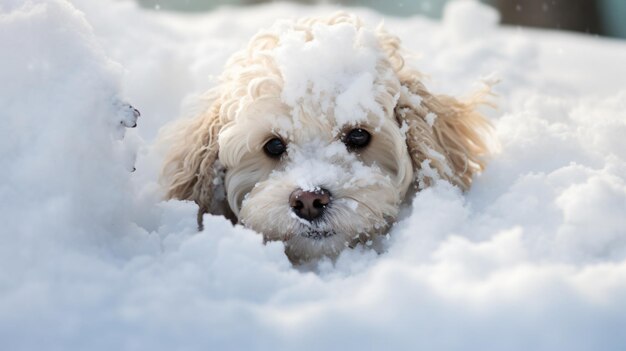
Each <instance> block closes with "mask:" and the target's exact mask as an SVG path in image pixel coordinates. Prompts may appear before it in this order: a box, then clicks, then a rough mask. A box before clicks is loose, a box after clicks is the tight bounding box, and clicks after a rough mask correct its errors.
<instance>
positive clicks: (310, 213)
mask: <svg viewBox="0 0 626 351" xmlns="http://www.w3.org/2000/svg"><path fill="white" fill-rule="evenodd" d="M328 204H330V192H328V190H326V189H322V188H318V189H316V190H314V191H304V190H302V189H296V190H294V192H292V193H291V195H290V196H289V205H290V206H291V209H292V210H293V212H294V213H295V214H296V215H298V217H300V218H303V219H306V220H307V221H312V220H314V219H316V218H318V217H320V216H321V215H322V214H323V213H324V210H325V209H326V207H327V206H328Z"/></svg>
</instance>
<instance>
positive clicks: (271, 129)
mask: <svg viewBox="0 0 626 351" xmlns="http://www.w3.org/2000/svg"><path fill="white" fill-rule="evenodd" d="M405 55H406V54H405V53H404V51H403V50H402V47H401V42H400V40H399V39H398V38H397V37H396V36H394V35H392V34H389V33H388V32H387V31H385V30H384V29H383V28H382V26H379V27H377V28H375V29H370V28H368V27H367V26H365V25H363V22H362V20H360V19H359V18H358V17H356V16H353V15H350V14H346V13H338V14H335V15H332V16H330V17H327V18H305V19H301V20H298V21H281V22H278V23H277V24H275V25H274V26H272V27H271V28H270V29H267V30H264V31H261V32H259V33H258V34H257V35H255V36H254V37H253V38H252V40H251V41H250V42H249V44H248V46H247V48H245V49H244V50H242V51H240V52H237V53H235V54H234V55H233V56H232V57H231V58H230V59H229V61H228V62H227V64H226V67H225V69H224V71H223V74H222V75H221V77H220V82H219V84H218V85H217V86H216V87H215V88H213V89H211V90H210V91H209V92H208V93H207V95H206V103H207V108H206V109H205V110H204V111H202V113H199V114H198V115H197V116H196V117H194V118H191V119H183V120H180V121H177V122H175V123H174V124H173V125H172V126H170V127H169V128H168V130H167V131H166V132H165V133H164V135H165V136H164V138H165V139H166V140H168V144H169V145H170V146H169V150H168V154H167V156H166V157H165V161H164V166H163V171H162V180H163V185H164V186H165V189H166V192H167V193H166V198H167V199H180V200H193V201H195V203H196V204H197V205H198V207H199V209H198V218H197V219H198V226H199V229H200V230H202V228H203V226H202V216H203V215H204V214H206V213H209V214H216V215H223V216H226V217H227V218H229V219H230V220H231V221H232V222H233V223H239V224H241V225H243V226H245V227H247V228H251V229H253V230H254V231H256V232H258V233H260V234H262V235H263V238H264V240H265V241H277V240H279V241H283V242H284V244H285V253H286V254H287V256H288V257H289V259H290V260H291V261H292V262H294V263H298V262H300V263H301V262H307V261H311V260H314V259H318V258H320V257H324V256H326V257H330V258H334V257H337V256H338V254H339V253H340V252H341V251H342V250H343V249H344V248H346V247H354V246H355V245H356V244H358V243H370V242H371V240H373V239H375V238H377V237H380V235H381V234H386V233H387V232H388V231H389V229H390V228H391V226H392V225H393V223H394V221H395V220H396V219H397V217H398V213H399V209H400V206H401V205H402V204H404V203H407V201H410V199H411V197H412V196H413V194H414V193H415V192H416V191H420V189H424V188H425V187H428V186H430V185H432V184H434V183H435V182H437V181H447V182H450V183H451V184H453V185H456V186H458V187H459V188H460V189H462V190H467V189H469V187H470V185H471V183H472V177H473V176H474V175H475V174H476V173H478V172H481V171H482V170H483V168H484V166H485V159H486V157H487V156H488V154H489V152H490V147H489V145H490V144H489V139H490V138H491V135H492V127H491V125H490V123H489V122H488V120H487V119H486V118H485V117H484V116H483V115H481V113H479V112H478V111H477V107H478V106H479V105H481V104H484V103H487V99H486V98H485V97H486V96H487V95H488V94H489V89H488V88H486V89H485V91H482V92H479V93H476V94H475V95H474V96H473V97H472V98H470V99H468V100H466V101H460V100H458V99H455V98H453V97H450V96H443V95H434V94H431V93H430V92H429V91H428V90H427V89H426V87H425V86H424V84H423V83H422V76H421V75H420V73H419V72H418V71H417V70H415V69H412V68H410V67H409V66H408V65H406V64H405V59H404V57H405Z"/></svg>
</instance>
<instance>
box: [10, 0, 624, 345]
mask: <svg viewBox="0 0 626 351" xmlns="http://www.w3.org/2000/svg"><path fill="white" fill-rule="evenodd" d="M340 9H341V8H340V7H337V6H330V5H324V6H316V7H306V6H297V5H292V4H283V3H275V4H270V5H263V6H257V7H250V8H221V9H219V10H216V11H214V12H210V13H207V14H202V15H198V14H196V15H189V14H187V15H183V14H173V13H162V12H160V11H153V10H145V9H140V8H139V7H138V6H137V5H136V4H134V3H133V2H129V1H92V0H73V1H72V2H71V3H69V2H68V1H66V0H27V1H24V0H0V50H1V54H0V82H2V84H0V118H1V120H2V127H1V128H0V165H1V167H2V170H3V171H2V172H0V195H1V196H0V219H1V221H2V224H3V225H2V232H1V236H0V267H2V268H0V349H2V350H39V349H46V350H173V349H175V350H195V349H198V350H206V349H217V350H221V349H272V350H281V349H298V350H323V349H329V348H330V349H355V350H360V349H425V350H451V349H457V350H529V349H530V350H624V349H626V334H625V333H624V332H623V328H624V325H626V302H625V301H626V138H625V136H626V86H625V84H624V83H625V82H626V65H624V62H626V42H623V41H615V40H609V39H601V38H594V37H590V36H583V35H575V34H565V33H557V32H548V31H539V30H529V29H519V28H507V27H501V26H498V24H497V23H498V16H497V13H496V12H494V11H493V10H492V9H490V8H488V7H485V6H483V5H480V4H478V3H476V2H473V1H462V0H461V1H456V2H453V3H452V4H450V5H448V7H447V8H446V10H445V17H444V19H443V20H442V21H441V22H435V21H432V20H428V19H425V18H422V17H410V18H404V19H399V18H391V17H386V18H384V17H383V16H382V15H380V14H378V13H375V12H372V11H370V10H367V9H355V8H351V9H348V10H349V11H353V12H356V13H357V14H359V15H360V16H361V17H363V18H364V20H365V21H366V22H367V23H369V24H370V25H371V26H372V27H374V26H376V25H377V24H379V23H380V22H381V21H383V20H384V22H385V26H386V27H387V28H388V30H389V31H390V32H393V33H396V34H398V35H399V36H400V37H401V38H402V39H403V43H404V46H405V47H406V48H408V49H409V50H411V51H412V52H414V53H415V56H413V57H412V58H411V60H410V62H408V64H410V65H412V66H414V67H416V68H417V69H419V70H420V71H421V72H423V73H425V74H426V75H427V78H426V84H427V86H428V87H429V88H430V89H432V90H433V91H436V92H441V93H448V94H454V95H462V94H466V93H470V92H472V91H474V90H476V88H477V84H478V85H480V84H484V83H481V81H482V82H487V83H488V84H493V83H494V82H496V81H499V83H498V84H496V85H495V86H494V93H495V94H496V96H494V99H495V101H496V103H497V104H498V106H499V108H498V109H496V110H492V109H485V113H486V114H487V115H488V116H489V117H490V119H491V120H492V121H493V123H494V125H495V127H496V131H497V135H498V138H499V140H500V144H501V145H500V151H499V152H498V153H497V154H496V155H494V156H493V158H492V159H491V161H490V162H489V164H488V167H487V169H486V171H485V172H484V173H483V174H482V175H480V176H479V177H477V179H476V180H475V183H474V185H473V187H472V189H471V190H470V191H469V192H468V193H467V194H462V193H461V192H460V191H459V190H458V189H456V188H454V187H452V186H450V185H449V184H447V183H444V182H440V183H438V184H437V185H436V186H434V187H432V188H428V189H426V190H423V191H421V192H419V193H418V194H417V196H416V197H415V199H414V200H413V203H412V206H411V207H410V208H407V209H406V210H405V213H404V215H403V219H402V220H401V221H400V222H399V223H398V224H397V225H396V226H395V227H394V228H393V229H392V231H391V233H390V235H389V239H388V242H387V243H386V246H385V247H386V250H385V251H384V252H383V253H382V254H378V253H376V252H375V251H374V250H371V249H369V248H366V247H361V246H359V247H357V248H355V249H352V250H346V251H344V252H343V253H342V254H341V256H340V257H339V258H338V259H337V261H336V262H331V261H330V260H322V261H321V262H318V263H317V264H315V265H312V266H310V267H294V266H292V265H291V264H290V263H289V261H288V259H287V257H286V256H285V254H284V252H283V245H282V244H281V243H277V242H273V243H267V244H263V242H262V239H261V236H260V235H259V234H257V233H254V232H252V231H250V230H247V229H244V228H242V227H240V226H236V227H233V226H232V225H231V224H230V222H229V221H227V220H226V219H224V218H221V217H216V216H207V217H206V218H205V230H204V231H203V232H201V233H198V232H197V231H196V223H195V219H196V218H195V211H196V208H195V205H194V204H192V203H186V202H181V201H168V202H163V201H161V200H160V199H161V196H162V195H163V192H162V189H160V188H159V186H158V184H157V178H158V172H159V167H160V162H161V157H162V153H163V150H162V149H160V148H159V145H158V143H156V140H157V134H158V131H159V129H160V128H161V127H163V126H164V125H166V124H167V123H168V122H171V121H173V120H174V119H176V118H179V117H183V118H184V117H185V116H190V115H193V113H194V112H195V111H196V110H197V108H198V107H197V103H196V102H197V97H198V95H200V94H202V93H203V92H204V91H206V90H207V89H208V88H210V87H211V86H213V85H214V84H215V80H214V79H213V78H212V77H214V76H217V75H218V74H219V73H220V71H221V69H222V67H223V65H224V63H225V62H226V60H227V58H228V56H229V55H230V54H231V53H233V52H235V51H236V50H238V49H240V48H242V47H243V46H244V45H245V44H246V42H247V41H248V39H249V38H250V37H251V36H252V35H253V34H254V33H256V32H257V31H258V30H259V29H261V28H267V27H269V26H271V25H272V23H274V22H275V20H277V19H279V18H296V17H300V16H310V15H326V14H330V13H332V12H335V11H336V10H340ZM333 38H335V39H336V40H338V41H337V42H331V41H329V42H328V43H324V45H326V44H328V45H334V44H337V45H339V44H340V43H341V42H340V39H341V37H333ZM296 39H297V38H296ZM296 39H294V40H296ZM294 45H296V46H297V45H299V43H297V40H296V42H294ZM337 50H338V54H340V53H341V49H340V47H338V48H337ZM339 57H340V58H341V56H339ZM343 58H344V59H351V58H350V57H343ZM302 59H303V61H305V60H306V57H303V58H302ZM303 63H306V62H303ZM290 64H292V63H290V62H285V65H290ZM326 68H327V69H329V71H328V72H329V74H332V71H331V69H332V68H331V67H326ZM364 69H367V67H365V68H364ZM300 73H302V72H298V71H294V72H293V74H300ZM366 78H367V77H366ZM363 80H364V83H368V82H367V79H365V78H363ZM354 88H355V89H358V88H359V87H354ZM294 89H297V87H294ZM357 92H358V90H357ZM291 93H293V94H297V92H296V91H295V90H294V91H293V92H291ZM129 103H130V104H131V105H132V106H134V107H135V108H138V109H139V110H141V113H142V115H141V116H140V117H139V118H138V120H136V121H135V118H136V115H135V114H134V113H133V112H134V111H133V110H132V108H131V107H130V105H129ZM435 118H436V116H432V120H433V121H434V119H435ZM135 122H136V123H137V124H138V126H137V128H134V129H127V128H126V127H132V126H133V125H134V123H135ZM429 123H430V122H429ZM426 166H427V165H426ZM133 168H136V171H134V172H131V171H132V169H133Z"/></svg>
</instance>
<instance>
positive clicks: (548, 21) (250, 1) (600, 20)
mask: <svg viewBox="0 0 626 351" xmlns="http://www.w3.org/2000/svg"><path fill="white" fill-rule="evenodd" d="M136 1H137V2H139V4H140V5H141V6H143V7H146V8H150V9H154V10H168V11H187V12H200V11H210V10H212V9H215V8H217V7H219V6H226V5H228V6H249V5H255V4H261V3H267V2H275V1H273V0H136ZM448 1H450V0H291V2H296V3H303V4H339V5H343V6H359V7H368V8H372V9H374V10H376V11H379V12H381V13H385V14H388V15H393V16H413V15H416V14H421V15H424V16H428V17H430V18H433V19H437V18H440V17H441V15H442V10H443V7H444V5H445V3H446V2H448ZM481 1H482V2H484V3H487V4H490V5H491V6H493V7H496V8H498V10H499V11H500V13H501V22H502V23H503V24H508V25H512V26H527V27H539V28H548V29H555V30H568V31H577V32H583V33H588V34H592V35H603V36H610V37H617V38H626V0H481Z"/></svg>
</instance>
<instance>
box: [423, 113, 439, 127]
mask: <svg viewBox="0 0 626 351" xmlns="http://www.w3.org/2000/svg"><path fill="white" fill-rule="evenodd" d="M424 119H425V120H426V123H428V125H429V126H430V127H432V126H433V125H434V124H435V120H436V119H437V115H436V114H434V113H432V112H428V113H427V114H426V116H425V117H424Z"/></svg>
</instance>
